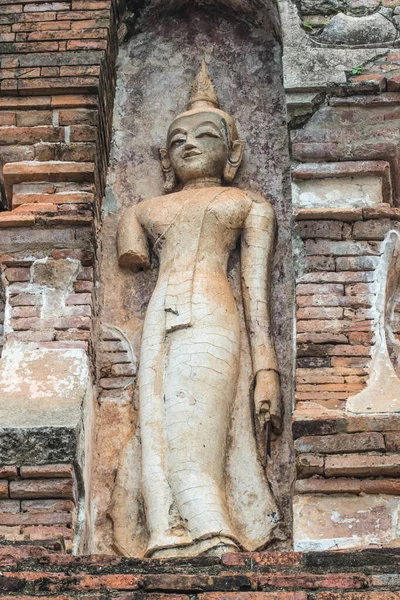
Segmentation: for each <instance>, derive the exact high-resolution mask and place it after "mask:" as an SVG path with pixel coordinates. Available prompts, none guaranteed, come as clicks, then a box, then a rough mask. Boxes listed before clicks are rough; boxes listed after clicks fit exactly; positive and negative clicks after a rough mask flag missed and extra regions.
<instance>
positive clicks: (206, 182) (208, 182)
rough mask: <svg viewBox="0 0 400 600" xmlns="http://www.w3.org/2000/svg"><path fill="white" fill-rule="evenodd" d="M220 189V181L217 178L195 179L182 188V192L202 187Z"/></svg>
mask: <svg viewBox="0 0 400 600" xmlns="http://www.w3.org/2000/svg"><path fill="white" fill-rule="evenodd" d="M217 186H218V187H220V186H221V179H219V177H196V178H195V179H191V180H190V181H188V182H187V183H185V185H184V186H183V188H182V189H183V190H190V189H191V188H202V187H217Z"/></svg>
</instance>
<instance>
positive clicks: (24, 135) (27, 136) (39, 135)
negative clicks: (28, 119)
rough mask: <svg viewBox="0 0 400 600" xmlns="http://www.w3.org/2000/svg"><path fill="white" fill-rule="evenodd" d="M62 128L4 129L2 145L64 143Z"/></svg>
mask: <svg viewBox="0 0 400 600" xmlns="http://www.w3.org/2000/svg"><path fill="white" fill-rule="evenodd" d="M63 140H64V130H63V129H62V128H61V127H46V126H43V127H2V128H1V129H0V144H34V143H35V142H41V141H46V142H62V141H63Z"/></svg>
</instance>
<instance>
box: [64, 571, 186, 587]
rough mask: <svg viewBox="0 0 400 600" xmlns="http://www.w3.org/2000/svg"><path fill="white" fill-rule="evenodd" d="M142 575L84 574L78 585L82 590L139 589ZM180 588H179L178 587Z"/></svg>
mask: <svg viewBox="0 0 400 600" xmlns="http://www.w3.org/2000/svg"><path fill="white" fill-rule="evenodd" d="M140 580H141V577H140V576H139V575H121V574H116V575H89V574H83V575H81V576H80V578H79V582H78V583H77V586H74V587H78V588H79V589H80V590H82V591H83V590H98V589H101V590H107V591H108V590H137V589H138V588H139V582H140ZM178 589H179V588H178Z"/></svg>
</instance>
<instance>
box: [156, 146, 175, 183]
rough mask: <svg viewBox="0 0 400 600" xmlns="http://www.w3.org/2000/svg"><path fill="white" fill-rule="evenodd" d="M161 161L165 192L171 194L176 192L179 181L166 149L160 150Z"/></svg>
mask: <svg viewBox="0 0 400 600" xmlns="http://www.w3.org/2000/svg"><path fill="white" fill-rule="evenodd" d="M160 160H161V168H162V172H163V175H164V191H165V192H166V193H167V194H169V193H171V192H173V191H174V189H175V187H176V184H177V181H176V177H175V172H174V170H173V168H172V165H171V161H170V159H169V156H168V150H167V149H166V148H160Z"/></svg>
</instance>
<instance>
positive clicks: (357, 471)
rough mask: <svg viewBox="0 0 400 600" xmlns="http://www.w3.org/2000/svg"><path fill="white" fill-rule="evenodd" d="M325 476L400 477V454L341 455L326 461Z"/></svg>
mask: <svg viewBox="0 0 400 600" xmlns="http://www.w3.org/2000/svg"><path fill="white" fill-rule="evenodd" d="M325 475H326V476H327V477H336V476H341V475H344V476H346V477H373V476H376V477H379V476H390V475H392V476H398V475H400V454H386V455H385V454H341V455H340V454H339V455H337V456H327V457H326V459H325Z"/></svg>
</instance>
